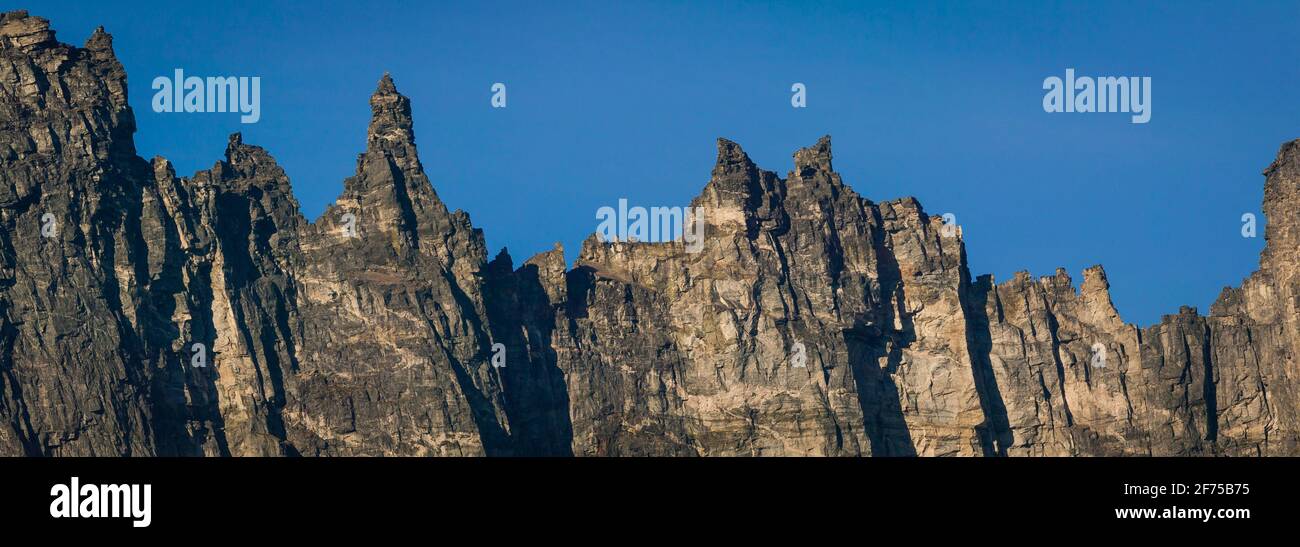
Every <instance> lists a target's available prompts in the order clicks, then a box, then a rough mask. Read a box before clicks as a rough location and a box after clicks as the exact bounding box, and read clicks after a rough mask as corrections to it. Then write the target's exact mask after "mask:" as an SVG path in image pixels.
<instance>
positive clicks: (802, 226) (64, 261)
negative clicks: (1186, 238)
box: [0, 12, 1300, 456]
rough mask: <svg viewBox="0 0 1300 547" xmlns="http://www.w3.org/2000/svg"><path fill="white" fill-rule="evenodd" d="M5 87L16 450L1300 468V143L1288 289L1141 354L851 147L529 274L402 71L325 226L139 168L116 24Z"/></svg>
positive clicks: (528, 264)
mask: <svg viewBox="0 0 1300 547" xmlns="http://www.w3.org/2000/svg"><path fill="white" fill-rule="evenodd" d="M0 58H2V61H0V62H2V63H3V64H0V89H2V90H3V95H0V115H2V116H3V120H4V121H5V124H4V127H2V128H0V151H2V152H3V154H0V158H2V162H3V164H4V166H5V169H4V174H3V179H0V212H3V217H0V218H2V219H3V222H4V225H5V232H4V238H3V239H0V250H3V251H4V253H3V259H4V262H3V263H0V273H3V274H4V275H3V276H0V379H2V381H0V394H3V397H2V398H0V403H2V404H0V423H4V424H5V426H4V427H0V454H8V455H71V456H77V455H208V456H226V455H232V456H233V455H249V456H298V455H414V456H423V455H446V456H462V455H559V456H570V455H574V456H601V455H612V456H621V455H659V456H678V455H839V456H857V455H885V456H900V455H958V456H1000V455H1294V454H1296V453H1297V452H1300V416H1297V410H1296V408H1297V406H1296V404H1295V402H1296V401H1297V396H1298V395H1300V393H1298V392H1300V383H1297V380H1293V379H1292V377H1293V376H1294V374H1295V373H1294V369H1295V360H1296V354H1297V352H1298V351H1300V330H1298V329H1300V320H1298V319H1297V309H1298V308H1300V291H1297V286H1300V277H1298V274H1297V272H1298V271H1300V267H1298V264H1300V256H1298V255H1297V249H1300V222H1296V218H1295V217H1296V211H1297V210H1300V140H1297V141H1292V142H1289V143H1286V144H1284V145H1283V146H1282V148H1281V149H1280V151H1279V154H1278V156H1277V160H1276V161H1274V163H1273V164H1272V165H1271V166H1269V167H1268V168H1267V169H1266V170H1265V171H1264V175H1265V177H1266V183H1265V202H1264V213H1265V214H1266V215H1267V216H1268V218H1269V220H1270V222H1269V223H1268V225H1267V226H1266V234H1265V237H1266V239H1267V241H1268V243H1267V245H1266V247H1265V251H1264V252H1263V253H1262V254H1261V259H1260V269H1259V270H1258V271H1257V272H1255V273H1254V274H1252V275H1251V276H1250V277H1248V278H1247V279H1246V280H1244V281H1243V283H1242V285H1241V286H1240V287H1239V288H1226V289H1225V290H1224V291H1223V292H1222V293H1221V295H1220V297H1219V300H1218V301H1216V302H1215V304H1214V305H1213V306H1212V309H1211V314H1210V315H1209V316H1200V315H1199V314H1198V313H1197V312H1196V311H1195V310H1194V309H1192V308H1187V307H1184V308H1183V309H1181V310H1180V311H1179V312H1178V313H1176V314H1169V315H1166V316H1164V317H1163V318H1162V320H1161V322H1160V323H1158V324H1155V325H1151V326H1148V327H1145V328H1139V327H1137V326H1134V325H1130V324H1126V323H1124V322H1123V320H1122V319H1121V318H1120V317H1119V315H1118V313H1117V311H1116V310H1115V307H1114V305H1113V303H1112V301H1111V298H1110V294H1109V282H1108V281H1107V279H1106V276H1105V272H1104V270H1103V269H1101V267H1100V266H1094V267H1091V268H1088V269H1086V270H1084V272H1083V282H1082V284H1080V285H1079V286H1078V287H1077V288H1076V287H1075V284H1074V282H1073V280H1072V279H1071V278H1070V276H1069V275H1068V274H1067V273H1066V272H1065V271H1064V270H1063V269H1058V270H1057V272H1056V273H1055V274H1054V275H1050V276H1042V277H1039V278H1036V279H1035V278H1033V277H1032V276H1030V274H1029V273H1028V272H1023V273H1018V274H1017V275H1016V276H1015V277H1014V278H1013V279H1010V280H1007V281H1004V282H1003V283H1000V284H999V283H996V282H994V280H993V278H992V276H987V275H985V276H978V277H974V278H972V276H971V274H970V271H969V267H968V265H967V262H966V250H965V245H964V243H963V239H962V235H961V233H960V229H954V230H945V226H944V224H943V222H942V220H941V219H939V218H937V217H932V216H930V215H928V214H926V213H925V211H924V210H923V209H922V208H921V206H920V203H919V202H917V200H916V199H915V198H901V199H897V200H892V201H885V202H879V203H876V202H872V201H871V200H868V199H866V198H864V197H861V196H860V195H858V194H857V193H856V192H855V191H854V190H853V189H852V188H851V187H850V186H848V185H847V184H845V183H844V182H843V180H842V179H841V178H840V175H839V174H838V173H836V172H835V171H834V170H833V167H832V150H831V140H830V138H829V136H827V137H823V138H822V139H820V140H819V141H818V142H817V143H815V144H814V145H812V146H809V147H806V148H802V149H800V150H798V151H796V152H795V154H794V169H793V170H791V171H790V172H789V173H788V174H787V176H786V177H785V178H781V177H780V176H778V175H777V174H776V173H775V172H772V171H766V170H763V169H761V168H760V167H758V166H757V165H756V164H754V162H753V161H752V160H750V159H749V157H748V156H747V155H746V154H745V153H744V151H743V149H741V147H740V146H739V145H738V144H736V143H734V142H732V141H729V140H727V139H718V143H717V146H718V157H717V162H716V165H715V167H714V169H713V171H712V175H711V178H710V181H709V183H708V184H706V185H705V186H704V188H702V189H701V191H700V193H699V195H697V196H696V197H695V198H694V199H693V200H692V201H691V205H692V207H695V208H697V210H699V211H701V215H702V218H704V219H705V225H706V230H705V232H704V233H705V238H706V239H705V245H704V247H703V249H702V252H700V253H687V252H684V250H683V248H682V247H681V245H680V244H674V243H668V244H650V243H628V242H602V241H599V240H598V239H597V238H596V237H595V235H594V234H593V235H592V236H591V237H588V238H587V240H586V241H584V242H583V244H582V246H581V249H580V250H579V255H578V257H577V258H576V259H575V261H574V262H573V264H572V265H571V266H570V265H568V264H566V263H565V260H564V256H563V249H562V247H560V246H559V245H558V244H557V247H556V249H555V250H552V251H548V252H543V253H539V254H536V255H534V256H532V257H530V258H528V259H527V260H525V261H524V262H523V263H522V264H521V265H520V266H519V267H517V268H516V267H515V265H514V263H513V262H514V259H513V258H512V257H511V256H510V255H509V254H508V253H507V252H506V251H505V249H502V251H501V252H499V253H498V254H497V256H496V258H494V259H491V260H489V255H488V251H487V248H486V244H485V242H484V237H483V231H482V230H481V229H479V228H476V227H474V225H473V224H472V222H471V221H470V218H469V215H468V214H467V213H465V212H463V211H460V210H456V211H449V210H448V209H447V207H446V206H445V205H444V204H443V202H442V201H441V199H440V198H439V197H438V195H437V192H436V191H435V190H434V188H433V185H432V183H431V182H430V180H429V178H428V177H427V175H426V174H425V172H424V168H423V166H422V165H421V163H420V161H419V157H418V151H417V148H416V145H415V135H414V129H413V123H412V119H411V112H410V101H409V99H407V98H406V97H404V96H402V95H401V94H400V93H399V92H398V91H397V88H396V85H395V84H394V82H393V81H392V78H391V77H390V76H389V75H387V74H385V75H384V76H383V77H382V78H381V79H380V82H379V84H378V86H377V88H376V91H375V93H374V94H373V95H372V96H371V99H370V104H371V108H372V118H371V122H370V124H369V127H368V129H367V146H366V149H365V151H363V152H362V153H361V154H360V155H359V156H358V160H357V168H356V172H355V174H354V175H353V176H352V177H349V178H348V179H347V180H345V182H344V189H343V191H342V193H341V194H340V195H339V197H338V198H337V199H336V200H335V201H334V202H333V203H331V204H330V205H329V206H327V207H326V210H325V211H324V212H323V213H322V214H321V215H320V216H319V217H318V218H317V219H316V220H315V221H310V220H308V219H306V218H305V217H304V216H303V214H302V213H301V209H300V207H299V204H298V201H297V199H296V198H295V197H294V195H293V188H292V185H291V184H290V182H289V179H288V177H287V175H286V174H285V173H284V171H283V169H281V168H280V167H279V166H278V164H277V163H276V161H275V159H274V158H273V157H272V156H271V155H270V154H269V153H268V152H267V151H266V150H265V149H262V148H260V147H257V146H253V145H249V144H246V143H244V142H243V139H242V136H241V135H240V134H239V133H236V134H233V135H231V137H230V139H229V142H228V145H227V150H226V153H225V158H224V159H223V160H221V161H218V162H216V164H214V166H213V167H212V168H211V169H208V170H201V171H198V172H196V173H195V174H194V175H192V176H190V177H181V178H178V177H177V176H176V175H175V172H174V169H173V168H172V167H171V165H170V163H169V162H168V161H167V160H166V159H164V158H162V157H156V158H154V160H153V161H152V162H146V161H145V160H143V159H142V158H139V157H138V156H136V155H135V147H134V142H133V139H132V135H133V133H134V130H135V125H134V117H133V113H132V112H131V109H130V107H129V105H128V104H127V101H126V74H125V71H124V70H122V67H121V64H120V63H118V62H117V60H116V58H115V57H114V55H113V53H112V38H111V36H109V35H108V34H107V33H104V32H103V31H102V29H101V30H97V31H96V32H95V34H94V35H92V37H91V38H90V39H88V40H87V44H86V47H85V48H75V47H72V46H67V45H64V44H60V43H58V42H57V41H55V40H54V35H53V32H52V31H50V30H49V26H48V22H47V21H45V20H44V19H40V18H37V17H30V16H28V15H27V14H26V13H25V12H10V13H6V14H4V16H3V18H0ZM52 211H58V214H55V215H54V218H55V219H56V222H55V225H56V226H55V230H54V235H53V236H50V237H46V236H44V235H43V231H42V230H40V229H36V228H37V227H40V226H43V224H44V223H45V220H43V219H45V218H46V217H45V215H46V214H48V213H50V212H52ZM65 220H66V222H65ZM41 266H44V269H41ZM498 344H499V345H500V346H501V347H503V348H504V352H505V356H506V366H504V367H501V368H498V367H496V366H494V365H493V360H492V357H493V355H494V354H495V353H496V349H495V348H496V347H497V345H498ZM196 345H199V346H202V348H203V349H202V352H201V353H203V355H204V358H205V360H204V361H203V365H201V366H196V365H194V363H195V361H194V358H195V353H194V351H195V350H194V349H193V348H194V347H195V346H196ZM798 348H802V350H798ZM1098 348H1100V349H1098ZM799 352H806V354H804V356H805V357H806V362H802V361H801V362H800V363H803V366H798V365H797V364H796V362H795V361H794V359H793V357H792V356H793V354H795V353H799ZM1099 356H1100V360H1098V359H1099Z"/></svg>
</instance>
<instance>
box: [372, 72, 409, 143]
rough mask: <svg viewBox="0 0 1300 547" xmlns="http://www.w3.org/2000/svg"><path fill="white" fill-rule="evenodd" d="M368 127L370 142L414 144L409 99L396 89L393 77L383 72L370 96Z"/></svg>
mask: <svg viewBox="0 0 1300 547" xmlns="http://www.w3.org/2000/svg"><path fill="white" fill-rule="evenodd" d="M370 112H371V116H370V129H369V131H368V132H367V139H368V140H369V141H370V143H371V144H382V143H385V142H394V143H397V144H414V143H415V132H414V131H413V129H412V128H413V125H414V124H413V122H412V120H411V100H410V99H408V98H406V96H405V95H402V94H401V93H399V92H398V91H397V85H396V84H394V83H393V77H392V76H391V75H390V74H389V73H387V72H385V73H384V76H383V77H382V78H380V79H379V85H378V86H377V87H376V88H375V92H374V94H372V95H371V96H370Z"/></svg>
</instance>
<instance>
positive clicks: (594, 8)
mask: <svg viewBox="0 0 1300 547" xmlns="http://www.w3.org/2000/svg"><path fill="white" fill-rule="evenodd" d="M231 4H232V5H227V3H225V2H222V3H212V4H207V3H204V4H201V5H192V4H191V3H188V2H176V1H167V2H132V3H129V5H128V3H119V2H112V1H105V0H98V1H92V2H42V1H38V2H35V3H28V4H27V5H26V6H24V7H25V8H26V9H29V10H30V11H31V12H32V13H33V14H35V15H40V16H43V17H46V18H48V19H50V20H51V21H52V22H53V24H54V27H55V29H56V30H57V31H58V37H59V38H60V39H61V40H63V41H65V42H69V43H74V44H76V45H81V44H82V43H83V42H84V41H85V39H86V38H87V37H88V36H89V35H90V33H91V31H92V30H93V29H94V28H95V27H96V26H98V25H101V24H102V25H104V26H105V27H106V28H107V30H108V31H109V32H110V33H111V34H113V36H114V38H115V42H114V44H115V48H116V50H117V53H118V56H119V57H120V58H121V60H122V62H123V64H125V66H126V68H127V71H128V74H129V84H130V88H131V104H132V105H133V107H134V108H135V111H136V118H137V120H138V122H139V132H138V133H137V135H136V143H137V146H138V148H139V150H140V153H141V155H143V156H145V157H146V158H149V157H152V156H154V155H162V156H165V157H167V158H169V159H171V160H172V161H174V162H175V163H176V165H177V168H178V171H179V172H180V173H182V174H189V173H192V172H193V171H195V170H198V169H205V168H208V167H210V166H211V165H212V164H213V163H214V162H215V161H217V160H218V159H219V158H220V157H221V154H222V152H223V150H224V147H225V145H226V136H227V135H228V134H229V133H231V132H235V131H242V132H243V133H244V140H245V142H249V143H252V144H256V145H260V146H263V147H265V148H267V149H268V150H270V151H271V153H272V154H273V155H274V156H275V157H276V158H277V160H279V162H280V163H281V165H282V166H283V167H284V168H285V170H286V171H287V172H288V173H289V176H290V178H291V179H292V181H293V185H294V191H295V193H296V195H297V196H298V199H299V200H300V201H301V203H302V206H303V209H304V211H303V213H304V214H305V215H306V216H307V217H308V218H312V219H314V218H315V217H316V216H317V215H319V214H320V212H321V211H322V210H323V209H324V207H325V205H326V204H328V203H329V202H331V201H332V200H333V199H334V198H335V197H336V196H337V194H338V193H339V191H340V190H341V189H342V181H343V179H344V178H345V177H347V176H350V175H351V174H352V173H353V171H354V167H355V160H356V154H357V153H359V152H361V150H362V149H363V148H364V144H365V131H366V124H367V121H368V119H369V107H368V105H367V99H368V97H369V96H370V93H371V92H372V91H373V90H374V88H375V84H376V82H377V81H378V79H379V77H380V76H381V75H382V74H383V72H384V71H390V72H391V73H392V75H393V78H394V79H395V81H396V83H397V86H398V89H399V90H400V91H401V92H402V93H404V94H405V95H407V96H409V97H410V98H411V101H412V104H413V109H414V115H415V123H416V135H417V143H418V144H419V146H420V152H421V158H422V160H423V162H424V165H425V168H426V170H427V171H428V174H429V177H430V178H431V179H432V180H433V184H434V186H435V187H436V188H437V190H438V192H439V194H440V195H441V196H442V198H443V200H444V201H446V202H447V204H448V206H449V207H451V208H459V209H464V210H466V211H468V212H469V213H470V215H471V217H472V219H473V221H474V224H475V225H476V226H479V227H481V228H483V230H484V231H485V233H486V236H487V241H488V245H489V246H490V247H491V248H492V249H493V252H495V251H496V250H497V249H499V248H500V247H502V246H508V247H509V249H510V251H511V254H512V256H514V257H515V261H516V263H519V262H522V260H523V259H525V258H527V257H529V256H531V255H532V254H534V253H537V252H540V251H544V250H547V249H549V248H550V247H551V245H552V244H553V243H554V242H555V241H557V240H558V241H561V242H563V243H564V245H565V247H566V250H567V255H568V258H569V259H570V260H572V259H573V258H574V256H575V254H576V249H577V246H578V244H579V243H580V242H581V241H582V239H583V238H584V237H586V235H587V234H589V233H591V232H592V231H594V229H595V226H596V220H595V211H596V209H597V208H599V207H600V206H602V205H612V204H616V203H617V200H618V198H620V197H626V198H628V199H629V200H630V201H631V202H633V203H634V204H642V205H647V206H649V205H686V204H687V202H688V201H689V200H690V199H691V198H692V197H694V196H695V195H696V194H697V193H698V192H699V190H700V188H701V187H703V185H704V184H705V183H706V182H707V181H708V178H709V171H710V169H711V168H712V165H713V161H714V156H715V148H714V139H715V138H716V137H719V136H723V137H727V138H730V139H732V140H735V141H737V142H739V143H740V144H741V145H742V146H743V147H744V148H745V150H746V151H747V152H749V154H750V156H751V157H752V158H754V160H755V161H756V162H758V163H759V165H761V166H762V167H764V168H766V169H770V170H774V171H777V172H778V173H780V174H781V175H782V176H784V175H785V173H786V172H788V171H789V169H790V168H791V166H792V162H791V154H792V153H793V152H794V150H796V149H797V148H799V147H801V146H807V145H809V144H812V143H813V142H815V141H816V139H817V138H818V137H819V136H821V135H823V134H830V135H832V136H833V138H834V153H835V166H836V168H837V170H838V171H839V172H840V173H841V174H842V175H843V176H844V180H845V181H847V182H848V183H849V184H850V185H852V187H853V188H854V189H856V190H857V191H858V192H859V193H861V194H862V195H864V196H866V197H868V198H870V199H872V200H876V201H883V200H889V199H894V198H897V197H902V196H908V195H912V196H916V197H917V198H919V199H920V200H921V202H922V204H923V205H924V206H925V208H926V210H927V211H929V212H930V213H932V214H942V213H946V212H952V213H954V214H956V215H957V219H958V222H959V223H960V224H961V225H962V226H963V229H964V232H965V235H966V240H967V245H968V251H969V256H970V262H971V266H972V270H973V273H975V274H979V273H993V274H994V275H995V276H996V277H997V278H998V279H999V280H1006V279H1009V278H1010V277H1011V276H1012V274H1013V273H1014V272H1016V271H1017V270H1021V269H1027V270H1029V271H1030V272H1032V273H1033V274H1034V275H1046V274H1050V273H1052V272H1053V271H1054V270H1055V268H1056V267H1058V266H1063V267H1065V268H1066V269H1067V270H1068V271H1069V272H1070V274H1071V275H1072V276H1073V277H1074V278H1075V280H1076V282H1078V281H1080V280H1081V277H1082V275H1081V270H1082V269H1083V268H1084V267H1087V266H1089V265H1092V264H1096V263H1101V264H1104V265H1105V267H1106V270H1107V273H1108V274H1109V276H1110V280H1111V284H1112V294H1113V296H1114V298H1115V301H1116V305H1117V306H1118V307H1119V309H1120V312H1121V313H1122V314H1123V316H1124V318H1125V319H1126V320H1127V321H1129V322H1136V323H1138V324H1141V325H1147V324H1150V323H1152V322H1154V321H1157V320H1158V319H1159V316H1160V315H1161V314H1163V313H1173V312H1176V311H1177V309H1178V306H1180V305H1183V304H1188V305H1195V306H1198V307H1200V308H1201V310H1202V311H1203V312H1207V311H1208V306H1209V304H1210V302H1212V301H1213V299H1214V298H1215V297H1216V296H1217V295H1218V293H1219V291H1220V289H1221V288H1222V287H1223V286H1225V285H1236V284H1237V283H1239V282H1240V281H1241V279H1242V278H1243V277H1244V276H1246V275H1248V274H1249V273H1250V272H1251V271H1253V270H1254V269H1255V267H1256V266H1257V264H1258V252H1259V250H1260V249H1261V248H1262V246H1263V244H1264V239H1263V230H1262V225H1261V227H1260V232H1259V234H1260V237H1258V238H1256V239H1244V238H1242V237H1241V236H1240V225H1241V223H1240V217H1241V215H1242V213H1244V212H1256V213H1257V214H1258V212H1259V209H1260V200H1261V198H1262V195H1263V192H1262V185H1263V177H1262V176H1260V172H1261V171H1262V170H1263V169H1264V168H1265V167H1266V166H1267V165H1268V164H1269V162H1270V161H1271V160H1272V159H1273V156H1274V154H1275V153H1276V151H1277V148H1278V146H1279V145H1280V144H1281V143H1282V142H1284V141H1287V140H1290V139H1294V138H1297V137H1300V100H1297V99H1296V92H1297V89H1300V40H1297V39H1296V33H1297V29H1296V23H1297V21H1300V2H1296V1H1294V0H1288V1H1282V2H1242V3H1240V5H1229V4H1228V3H1223V2H1177V3H1164V5H1161V4H1148V3H1144V2H1139V3H1136V4H1134V3H1131V2H1086V3H1084V2H1078V3H1056V2H1044V3H1040V2H1008V3H985V2H981V3H979V4H970V5H967V4H962V5H955V4H953V3H950V2H936V3H917V4H915V5H914V3H913V2H898V3H894V2H889V3H870V2H867V3H845V4H835V3H831V4H824V5H821V6H820V7H809V6H805V5H803V4H804V2H791V3H777V4H759V3H735V2H644V3H643V2H623V1H620V2H591V3H584V4H572V5H567V6H559V5H558V4H557V5H549V4H552V3H550V2H545V3H542V2H520V3H514V2H465V3H457V4H454V5H453V4H449V3H444V2H435V3H431V4H435V5H420V6H417V5H415V4H424V3H420V2H411V3H409V4H411V5H407V3H396V2H393V3H387V2H355V3H353V2H338V3H335V2H320V3H316V2H313V3H301V4H302V5H295V4H297V3H289V2H283V3H281V2H274V1H257V2H234V3H231ZM309 4H311V5H309ZM544 4H546V5H544ZM16 7H17V6H15V8H16ZM178 67H179V68H184V69H185V70H186V72H187V73H188V74H190V75H198V76H217V75H238V76H261V77H262V118H261V121H260V122H259V123H256V124H248V125H243V124H240V123H239V121H238V117H237V116H236V115H228V114H188V115H185V114H180V115H178V114H156V113H154V112H152V110H151V109H150V107H149V100H150V98H151V96H152V90H150V89H149V83H150V81H151V80H152V79H153V78H154V77H155V76H159V75H170V74H171V72H172V69H174V68H178ZM1066 68H1075V69H1076V70H1077V71H1078V73H1079V74H1080V75H1092V76H1098V75H1107V76H1110V75H1115V76H1119V75H1130V76H1150V77H1152V79H1153V98H1152V101H1153V103H1154V104H1153V108H1152V118H1151V121H1150V123H1148V124H1146V125H1135V124H1131V123H1129V118H1128V116H1127V115H1124V114H1048V113H1045V112H1044V111H1043V109H1042V106H1041V104H1042V96H1043V90H1042V89H1041V87H1042V82H1043V79H1044V78H1046V77H1048V76H1053V75H1055V76H1064V71H1065V69H1066ZM493 82H504V83H506V84H507V86H508V99H509V106H508V108H506V109H504V110H498V109H493V108H491V107H490V105H489V96H490V92H489V88H490V86H491V85H492V83H493ZM794 82H803V83H805V84H806V85H807V87H808V108H806V109H801V110H795V109H793V108H791V106H790V101H789V100H790V91H789V90H790V86H791V84H792V83H794ZM1261 221H1262V218H1261Z"/></svg>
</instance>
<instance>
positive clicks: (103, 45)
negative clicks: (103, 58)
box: [82, 25, 113, 53]
mask: <svg viewBox="0 0 1300 547" xmlns="http://www.w3.org/2000/svg"><path fill="white" fill-rule="evenodd" d="M82 47H84V48H85V49H88V50H90V51H106V52H109V53H112V51H113V35H111V34H109V33H108V32H107V31H105V30H104V27H103V26H102V25H101V26H99V27H95V32H93V33H91V34H90V37H89V38H86V45H85V46H82Z"/></svg>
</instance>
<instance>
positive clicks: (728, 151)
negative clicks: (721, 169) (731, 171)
mask: <svg viewBox="0 0 1300 547" xmlns="http://www.w3.org/2000/svg"><path fill="white" fill-rule="evenodd" d="M753 164H754V162H753V161H750V159H749V155H748V154H746V153H745V150H744V149H743V148H741V147H740V145H739V144H736V142H735V141H732V140H729V139H725V138H722V137H718V162H717V165H720V166H721V165H753Z"/></svg>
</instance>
